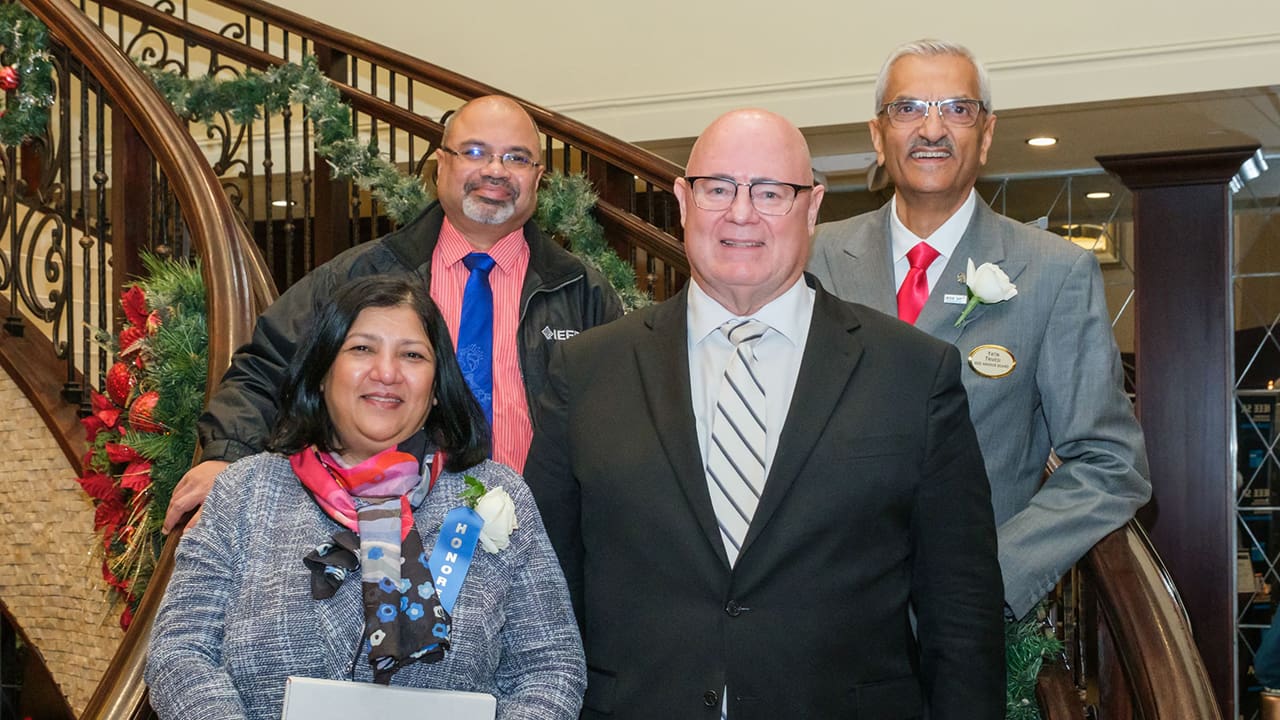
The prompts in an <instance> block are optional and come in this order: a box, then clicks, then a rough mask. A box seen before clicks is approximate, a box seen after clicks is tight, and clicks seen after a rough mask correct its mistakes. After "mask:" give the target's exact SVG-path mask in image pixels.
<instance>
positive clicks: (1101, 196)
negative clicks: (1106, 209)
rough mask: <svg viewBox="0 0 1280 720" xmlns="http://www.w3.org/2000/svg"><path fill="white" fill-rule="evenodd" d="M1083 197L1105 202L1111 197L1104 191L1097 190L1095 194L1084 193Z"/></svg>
mask: <svg viewBox="0 0 1280 720" xmlns="http://www.w3.org/2000/svg"><path fill="white" fill-rule="evenodd" d="M1084 196H1085V197H1087V198H1089V199H1090V200H1106V199H1107V198H1109V197H1111V193H1109V192H1107V191H1105V190H1098V191H1096V192H1091V193H1085V194H1084Z"/></svg>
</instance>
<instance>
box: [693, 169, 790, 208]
mask: <svg viewBox="0 0 1280 720" xmlns="http://www.w3.org/2000/svg"><path fill="white" fill-rule="evenodd" d="M684 180H685V182H687V183H689V186H690V187H691V188H693V204H694V205H697V206H698V207H700V208H702V209H703V210H710V211H712V212H719V211H721V210H728V209H729V206H730V205H733V201H734V198H736V197H738V188H740V187H744V188H747V191H748V192H749V193H750V196H751V206H752V207H754V208H755V209H756V212H758V213H760V214H761V215H786V214H787V213H789V212H791V206H792V205H794V204H795V202H796V193H798V192H800V191H801V190H812V189H813V186H812V185H796V184H795V183H787V182H778V181H776V180H757V181H756V182H750V183H740V182H734V181H732V180H726V179H725V178H721V177H687V178H685V179H684Z"/></svg>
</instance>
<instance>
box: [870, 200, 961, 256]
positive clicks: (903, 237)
mask: <svg viewBox="0 0 1280 720" xmlns="http://www.w3.org/2000/svg"><path fill="white" fill-rule="evenodd" d="M977 198H978V192H977V191H976V190H974V189H972V188H970V189H969V197H967V198H965V201H964V203H963V204H961V205H960V209H958V210H956V211H955V212H954V213H952V214H951V217H949V218H947V221H946V222H944V223H942V226H941V227H939V228H938V229H937V230H935V231H934V232H933V234H932V235H930V236H929V237H927V238H921V237H916V234H915V233H913V232H911V231H910V230H908V229H907V226H906V225H903V224H902V221H901V220H899V219H898V194H897V193H894V195H893V199H892V200H890V201H889V202H890V203H891V204H890V207H889V218H890V220H889V234H890V236H891V237H892V238H893V261H894V262H895V263H896V262H898V261H900V260H902V258H904V257H906V255H907V251H908V250H910V249H911V248H913V247H915V246H916V244H917V243H919V242H920V241H922V240H928V242H929V245H930V246H931V247H933V249H934V250H937V251H938V254H939V255H941V256H942V257H943V258H947V259H950V257H951V256H952V255H953V254H955V251H956V246H957V245H959V244H960V238H962V237H964V231H965V230H966V229H967V228H968V227H969V221H970V220H972V219H973V211H974V209H975V208H976V207H977V202H978V200H977Z"/></svg>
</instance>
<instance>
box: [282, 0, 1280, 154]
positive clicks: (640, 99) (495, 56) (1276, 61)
mask: <svg viewBox="0 0 1280 720" xmlns="http://www.w3.org/2000/svg"><path fill="white" fill-rule="evenodd" d="M278 4H279V5H282V6H285V7H289V8H292V9H294V10H297V11H299V12H302V13H305V14H306V15H308V16H310V17H313V18H316V19H317V20H320V21H322V22H326V23H329V24H331V25H335V26H337V27H342V28H344V29H346V30H348V31H350V32H353V33H356V34H359V35H363V36H365V37H368V38H370V39H372V40H376V41H378V42H382V43H384V44H387V45H390V46H392V47H395V48H397V49H400V50H402V51H405V52H407V53H408V54H410V55H414V56H417V57H421V58H424V59H427V60H429V61H431V62H434V63H437V64H439V65H443V66H445V67H447V68H450V69H452V70H455V71H458V72H460V73H462V74H463V75H468V76H470V77H473V78H475V79H477V80H481V81H483V82H486V83H488V84H490V85H494V86H497V87H499V88H501V89H503V90H505V91H508V92H512V93H515V94H517V95H520V96H522V97H525V98H526V99H529V100H532V101H535V102H538V103H539V104H542V105H545V106H547V107H549V108H551V109H554V110H558V111H561V112H565V113H566V114H569V115H571V116H573V117H575V118H577V119H579V120H581V121H583V122H585V123H586V124H587V125H591V126H594V127H597V128H600V129H601V130H605V131H606V132H610V133H613V134H615V135H617V136H619V137H621V138H623V139H624V140H629V141H632V142H635V141H643V140H655V139H665V138H674V137H684V136H693V135H696V134H697V133H698V131H699V130H701V129H702V127H704V126H705V125H706V123H707V122H708V121H709V120H710V119H711V118H712V117H714V116H715V115H716V114H718V113H719V112H722V111H723V110H726V109H730V108H733V107H740V106H742V105H747V104H753V105H756V104H758V105H764V106H766V107H769V108H770V109H773V110H777V111H779V112H782V113H783V114H785V115H787V116H788V117H790V118H792V119H793V120H794V121H795V122H796V123H797V124H798V125H801V126H804V127H808V126H817V125H829V124H838V123H846V122H850V121H856V120H862V119H865V117H867V116H868V115H869V114H870V107H871V104H872V94H873V86H874V81H875V74H876V72H877V70H878V69H879V64H880V62H881V61H882V60H883V58H884V56H885V54H886V53H887V52H888V51H889V50H890V49H891V48H892V47H894V46H895V45H897V44H899V43H901V42H904V41H907V40H912V39H915V38H918V37H922V36H930V35H933V36H942V37H946V38H950V39H954V40H957V41H960V42H963V43H965V44H967V45H969V46H970V47H971V48H973V50H974V51H975V52H976V53H977V54H978V55H979V56H980V57H982V58H983V60H984V61H985V62H987V64H988V65H989V66H990V68H991V70H992V73H993V81H994V82H993V84H994V87H995V103H996V105H997V107H1000V108H1005V109H1007V108H1014V107H1034V106H1042V105H1056V104H1062V103H1072V102H1086V101H1096V100H1108V99H1115V98H1126V97H1147V96H1151V95H1164V94H1171V93H1184V92H1198V91H1204V90H1220V89H1227V88H1238V87H1249V86H1264V85H1273V84H1280V3H1278V2H1275V0H1226V1H1225V2H1196V3H1191V2H1184V3H1167V2H1160V3H1158V2H1153V1H1151V0H1125V1H1122V2H1114V0H1075V1H1074V2H1070V3H1055V4H1052V5H1050V6H1039V5H1036V4H1034V3H1026V2H1011V1H1010V0H978V2H963V3H962V2H949V3H940V2H931V1H926V2H923V3H893V2H880V3H861V2H847V1H846V2H820V3H800V4H793V3H785V2H776V0H775V1H772V2H762V1H761V0H739V1H738V2H734V3H728V4H726V3H701V2H689V1H688V0H681V1H680V2H673V1H672V0H655V1H653V2H644V3H616V2H600V1H599V0H558V1H557V2H554V3H527V2H526V3H498V4H496V5H487V6H478V5H476V4H474V3H430V4H424V3H422V2H411V1H410V0H381V1H380V2H375V3H369V4H367V5H366V6H364V7H365V10H363V11H361V12H356V13H352V12H351V3H350V2H348V1H347V0H279V2H278ZM481 7H483V8H484V9H483V10H482V9H481ZM1041 7H1052V9H1053V10H1052V13H1050V12H1048V11H1046V10H1043V9H1040V8H1041Z"/></svg>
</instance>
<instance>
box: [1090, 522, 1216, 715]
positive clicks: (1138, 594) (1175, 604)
mask: <svg viewBox="0 0 1280 720" xmlns="http://www.w3.org/2000/svg"><path fill="white" fill-rule="evenodd" d="M1081 569H1082V570H1083V571H1084V572H1085V575H1086V577H1087V579H1089V580H1090V581H1091V584H1092V586H1093V588H1094V590H1095V591H1096V592H1097V594H1098V597H1099V600H1100V602H1099V603H1098V604H1099V606H1100V608H1101V611H1102V612H1103V613H1104V614H1105V616H1106V619H1107V626H1108V627H1109V628H1110V632H1111V635H1112V638H1113V640H1114V641H1115V645H1116V648H1117V650H1118V655H1119V657H1120V662H1121V663H1122V665H1123V667H1124V673H1125V678H1126V679H1127V680H1128V682H1129V686H1130V689H1131V690H1132V693H1133V701H1134V704H1135V706H1136V707H1137V708H1138V710H1139V716H1140V717H1143V718H1147V719H1148V720H1172V719H1175V718H1176V719H1182V718H1196V720H1221V718H1222V715H1221V713H1220V712H1219V709H1218V705H1217V701H1216V700H1215V699H1214V694H1213V687H1212V685H1210V683H1209V675H1208V672H1207V671H1206V669H1205V666H1204V661H1203V660H1202V659H1201V657H1200V651H1199V650H1198V649H1197V648H1196V644H1195V639H1194V637H1193V636H1192V632H1191V624H1190V622H1189V621H1188V619H1187V614H1186V611H1185V609H1184V608H1183V605H1182V600H1181V599H1180V598H1179V597H1178V591H1177V588H1176V587H1175V586H1174V584H1173V580H1172V579H1171V578H1170V577H1169V573H1168V572H1167V571H1166V570H1165V568H1164V565H1163V564H1162V563H1161V562H1160V559H1159V557H1158V556H1157V555H1156V553H1155V550H1154V549H1153V548H1152V546H1151V542H1150V540H1148V539H1147V536H1146V533H1145V532H1143V530H1142V528H1141V526H1139V525H1138V524H1137V523H1136V522H1132V521H1131V522H1130V523H1129V524H1128V525H1126V526H1125V527H1123V528H1120V529H1119V530H1116V531H1115V532H1113V533H1111V534H1110V535H1107V536H1106V537H1105V538H1103V539H1102V540H1101V541H1100V542H1099V543H1098V544H1097V545H1095V546H1094V547H1093V549H1092V550H1090V551H1089V554H1088V555H1086V556H1085V558H1084V560H1083V561H1082V562H1081ZM1152 660H1159V662H1152Z"/></svg>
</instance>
